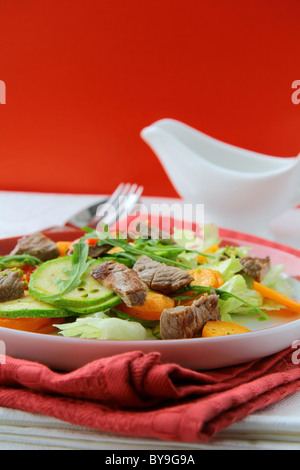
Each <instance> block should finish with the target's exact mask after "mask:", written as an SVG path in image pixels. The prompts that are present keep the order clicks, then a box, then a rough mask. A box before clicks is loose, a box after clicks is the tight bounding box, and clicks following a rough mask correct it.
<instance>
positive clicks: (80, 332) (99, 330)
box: [55, 312, 147, 341]
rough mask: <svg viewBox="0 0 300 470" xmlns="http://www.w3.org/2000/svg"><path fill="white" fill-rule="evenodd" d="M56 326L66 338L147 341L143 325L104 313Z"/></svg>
mask: <svg viewBox="0 0 300 470" xmlns="http://www.w3.org/2000/svg"><path fill="white" fill-rule="evenodd" d="M55 326H56V328H58V329H59V330H60V334H62V335H63V336H66V337H79V338H87V339H106V340H125V341H126V340H127V341H136V340H145V339H147V330H146V328H144V326H143V325H141V323H138V322H134V321H128V320H121V319H119V318H111V317H109V316H108V315H105V314H104V313H102V312H99V313H95V314H94V315H90V316H85V317H78V318H77V319H76V320H75V322H72V323H64V324H61V325H59V324H58V325H55Z"/></svg>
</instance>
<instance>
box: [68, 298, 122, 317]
mask: <svg viewBox="0 0 300 470" xmlns="http://www.w3.org/2000/svg"><path fill="white" fill-rule="evenodd" d="M121 302H122V299H121V298H120V297H119V296H118V295H114V296H113V297H111V298H110V299H108V300H105V301H104V302H101V303H99V304H97V305H92V306H88V307H80V308H76V307H66V308H67V309H68V310H69V312H70V315H71V314H72V313H73V314H74V313H76V315H88V314H89V313H97V312H103V311H104V310H108V309H109V308H113V307H116V305H119V304H120V303H121Z"/></svg>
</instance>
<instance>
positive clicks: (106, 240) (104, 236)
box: [81, 227, 190, 269]
mask: <svg viewBox="0 0 300 470" xmlns="http://www.w3.org/2000/svg"><path fill="white" fill-rule="evenodd" d="M83 230H85V231H87V234H86V235H84V236H83V237H82V238H81V240H82V241H84V240H86V239H88V238H95V239H97V238H98V242H97V245H98V246H101V245H111V246H117V247H119V248H122V249H123V250H124V252H125V253H129V254H131V255H133V256H143V255H145V256H148V257H149V258H151V259H153V260H154V261H158V262H159V263H164V264H169V265H173V266H177V267H179V268H181V269H190V266H188V265H186V264H183V263H180V262H179V261H175V260H172V259H169V258H166V257H164V256H161V255H158V254H156V253H152V252H150V251H148V250H146V249H143V248H136V247H135V246H134V245H132V244H130V243H128V242H127V240H125V239H124V238H113V237H112V235H111V234H110V233H109V232H108V231H104V232H97V231H96V230H91V229H90V228H89V227H83Z"/></svg>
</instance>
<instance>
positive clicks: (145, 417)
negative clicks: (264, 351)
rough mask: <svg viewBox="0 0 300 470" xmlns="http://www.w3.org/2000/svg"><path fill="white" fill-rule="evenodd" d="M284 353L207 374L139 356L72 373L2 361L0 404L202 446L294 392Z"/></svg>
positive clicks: (288, 353) (295, 370)
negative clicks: (196, 443) (257, 411)
mask: <svg viewBox="0 0 300 470" xmlns="http://www.w3.org/2000/svg"><path fill="white" fill-rule="evenodd" d="M294 359H295V350H292V349H288V350H284V351H282V352H280V353H278V354H275V355H272V356H269V357H267V358H264V359H261V360H256V361H253V362H250V363H247V364H243V365H238V366H234V367H227V368H223V369H218V370H212V371H207V372H197V371H192V370H189V369H185V368H183V367H181V366H179V365H176V364H164V363H162V361H161V358H160V355H159V354H158V353H149V354H144V353H142V352H139V351H135V352H131V353H125V354H121V355H117V356H113V357H109V358H103V359H99V360H96V361H94V362H91V363H89V364H87V365H85V366H83V367H81V368H79V369H78V370H75V371H72V372H65V373H64V372H56V371H53V370H51V369H49V368H48V367H46V366H44V365H41V364H39V363H35V362H30V361H26V360H20V359H14V358H11V357H6V364H1V365H0V406H4V407H10V408H16V409H19V410H24V411H30V412H33V413H42V414H45V415H49V416H52V417H55V418H58V419H60V420H63V421H66V422H69V423H73V424H76V425H81V426H85V427H89V428H93V429H96V430H101V431H105V432H111V433H117V434H122V435H127V436H138V437H148V438H159V439H162V440H167V441H176V442H179V441H180V442H190V443H192V442H198V443H200V442H206V441H208V440H210V439H211V438H212V437H213V436H214V435H215V434H216V433H218V432H219V431H221V430H223V429H225V428H226V427H228V426H229V425H231V424H232V423H234V422H236V421H237V420H240V419H242V418H244V417H246V416H247V415H249V414H250V413H253V412H254V411H256V410H259V409H262V408H264V407H265V406H267V405H270V404H272V403H275V402H277V401H279V400H281V399H282V398H283V397H285V396H287V395H289V394H291V393H293V392H295V391H297V390H299V389H300V365H298V364H297V361H295V360H294Z"/></svg>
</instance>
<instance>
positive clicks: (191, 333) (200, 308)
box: [160, 291, 221, 339]
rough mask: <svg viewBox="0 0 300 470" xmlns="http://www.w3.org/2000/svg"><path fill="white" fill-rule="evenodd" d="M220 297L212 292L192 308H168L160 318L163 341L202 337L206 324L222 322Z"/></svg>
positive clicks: (203, 296)
mask: <svg viewBox="0 0 300 470" xmlns="http://www.w3.org/2000/svg"><path fill="white" fill-rule="evenodd" d="M218 300H219V296H218V295H217V294H216V293H215V292H214V291H212V292H211V293H210V294H209V295H208V294H203V295H202V296H201V297H200V298H199V299H197V300H195V301H194V302H193V304H192V305H190V306H184V305H182V306H179V307H174V308H166V309H165V310H164V311H163V312H162V314H161V317H160V334H161V337H162V339H184V338H194V337H195V336H200V335H201V332H202V329H203V327H204V325H205V323H206V322H208V321H217V320H220V318H221V317H220V310H219V307H218Z"/></svg>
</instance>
